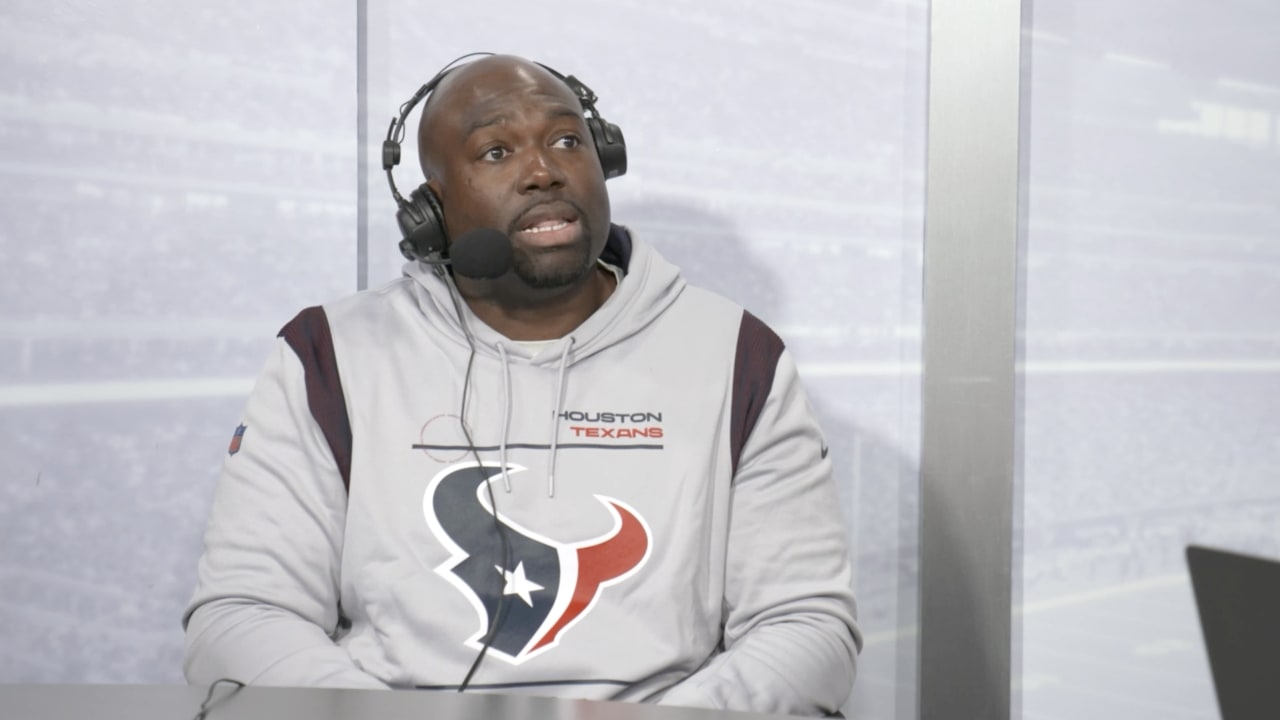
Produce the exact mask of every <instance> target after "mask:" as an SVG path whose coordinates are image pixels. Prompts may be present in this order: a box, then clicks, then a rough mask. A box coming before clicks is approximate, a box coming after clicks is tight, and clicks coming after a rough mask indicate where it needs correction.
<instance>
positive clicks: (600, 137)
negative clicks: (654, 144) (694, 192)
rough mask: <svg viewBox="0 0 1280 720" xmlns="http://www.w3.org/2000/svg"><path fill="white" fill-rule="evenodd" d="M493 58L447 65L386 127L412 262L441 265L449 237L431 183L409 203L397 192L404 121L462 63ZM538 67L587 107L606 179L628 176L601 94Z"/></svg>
mask: <svg viewBox="0 0 1280 720" xmlns="http://www.w3.org/2000/svg"><path fill="white" fill-rule="evenodd" d="M493 54H494V53H488V52H479V53H469V54H467V55H463V56H462V57H460V58H458V59H457V60H454V61H453V62H451V63H449V64H448V65H446V66H444V69H443V70H441V71H440V72H438V73H436V76H435V77H433V78H431V79H430V80H428V81H427V84H426V85H423V86H422V87H421V88H419V89H418V92H416V93H414V94H413V97H411V98H409V99H408V100H407V101H406V102H405V103H404V104H403V105H401V106H400V115H399V116H398V117H393V118H391V127H389V128H387V139H386V140H384V141H383V143H382V169H383V170H385V171H386V173H387V182H388V183H389V184H390V185H391V196H392V197H393V198H394V199H395V201H396V205H397V206H398V209H397V210H396V223H397V224H398V225H399V226H400V232H401V233H402V234H403V235H404V239H403V240H401V241H400V252H401V254H403V255H404V256H405V258H406V259H408V260H425V261H427V262H433V263H440V262H441V261H442V260H443V259H444V258H445V257H446V251H447V249H448V235H447V233H446V232H445V225H444V208H443V207H442V206H441V204H440V199H439V198H437V197H436V194H435V192H434V191H433V190H432V189H431V188H430V187H428V186H427V184H426V183H422V184H421V185H419V186H418V188H417V189H416V190H414V191H413V192H411V193H409V199H407V200H406V199H405V198H404V196H402V195H401V194H400V191H399V190H397V189H396V181H395V178H393V177H392V175H391V168H393V167H395V166H396V165H398V164H400V143H401V142H402V141H403V140H404V123H405V120H406V119H407V118H408V117H409V113H411V112H413V109H414V107H416V106H417V105H418V103H420V102H422V101H423V99H424V98H426V97H427V95H429V94H431V91H432V90H435V89H436V86H437V85H439V84H440V81H441V80H443V79H444V78H445V76H446V75H448V74H449V73H450V72H452V71H454V70H456V69H457V67H456V65H457V63H458V61H460V60H464V59H466V58H469V57H472V56H475V55H493ZM538 65H539V66H540V67H542V68H543V69H544V70H546V71H547V72H549V73H551V74H552V75H554V76H556V77H557V78H559V79H560V80H561V82H563V83H564V84H565V85H567V86H568V87H569V89H570V90H572V91H573V94H574V95H575V96H577V98H578V102H579V104H581V105H582V114H583V117H584V119H585V120H586V122H587V130H588V131H590V133H591V140H592V142H593V143H594V144H595V147H596V154H597V155H599V156H600V167H601V168H602V169H603V170H604V177H605V179H606V180H608V179H610V178H616V177H618V176H619V175H622V174H624V173H626V172H627V146H626V142H625V141H624V140H623V139H622V131H621V130H619V129H618V126H617V125H614V124H613V123H611V122H608V121H607V120H605V119H604V118H602V117H600V113H599V112H598V111H597V110H596V100H597V99H598V98H597V97H596V94H595V93H594V92H592V91H591V88H589V87H587V86H586V85H584V84H583V83H582V82H581V81H579V80H578V79H577V78H575V77H573V76H572V75H569V76H567V77H566V76H564V75H561V74H560V73H558V72H556V71H555V70H553V69H552V68H549V67H547V66H546V65H543V64H542V63H538Z"/></svg>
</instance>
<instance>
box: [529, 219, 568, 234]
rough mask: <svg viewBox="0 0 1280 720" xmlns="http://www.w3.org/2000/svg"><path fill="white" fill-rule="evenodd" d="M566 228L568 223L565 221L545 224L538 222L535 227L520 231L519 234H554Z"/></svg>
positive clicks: (549, 221) (552, 221)
mask: <svg viewBox="0 0 1280 720" xmlns="http://www.w3.org/2000/svg"><path fill="white" fill-rule="evenodd" d="M567 227H569V222H568V221H567V220H548V221H546V222H540V223H538V224H537V225H531V226H529V227H527V228H525V229H524V230H521V232H527V233H533V234H534V235H537V234H538V233H546V232H555V231H557V230H559V229H561V228H567Z"/></svg>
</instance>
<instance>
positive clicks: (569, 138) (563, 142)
mask: <svg viewBox="0 0 1280 720" xmlns="http://www.w3.org/2000/svg"><path fill="white" fill-rule="evenodd" d="M553 144H554V145H555V147H561V148H576V147H578V146H579V145H581V144H582V141H581V140H579V139H578V136H577V135H565V136H564V137H562V138H560V139H559V140H556V141H555V143H553Z"/></svg>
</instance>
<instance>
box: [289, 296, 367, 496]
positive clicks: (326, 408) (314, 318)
mask: <svg viewBox="0 0 1280 720" xmlns="http://www.w3.org/2000/svg"><path fill="white" fill-rule="evenodd" d="M280 337H282V338H284V341H285V342H287V343H289V347H291V348H293V352H294V353H295V354H296V355H297V356H298V360H300V361H302V369H303V371H304V373H305V377H306V383H307V407H308V408H310V409H311V417H313V418H315V419H316V422H317V423H319V425H320V431H321V432H322V433H324V439H325V440H326V441H328V443H329V450H330V451H331V452H332V453H333V459H334V461H335V462H337V464H338V471H339V472H341V473H342V486H343V487H345V488H347V490H348V491H350V490H351V421H350V420H349V419H348V418H347V401H346V400H345V399H344V398H343V397H342V378H340V377H338V362H337V359H336V358H335V357H334V354H333V335H332V334H331V333H330V332H329V317H328V316H327V315H325V313H324V308H322V307H309V308H307V309H306V310H303V311H302V312H300V313H298V316H297V317H295V318H294V319H292V320H290V321H289V324H288V325H285V326H284V328H283V329H281V330H280Z"/></svg>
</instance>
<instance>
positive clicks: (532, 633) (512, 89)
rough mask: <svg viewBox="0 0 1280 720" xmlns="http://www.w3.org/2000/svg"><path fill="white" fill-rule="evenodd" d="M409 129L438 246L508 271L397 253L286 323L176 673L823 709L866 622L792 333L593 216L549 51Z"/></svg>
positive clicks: (605, 210) (473, 73) (579, 122)
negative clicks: (454, 246)
mask: <svg viewBox="0 0 1280 720" xmlns="http://www.w3.org/2000/svg"><path fill="white" fill-rule="evenodd" d="M419 135H420V141H421V142H420V146H421V158H420V159H421V162H422V166H423V170H424V172H425V173H426V176H427V186H428V187H429V188H430V190H431V191H432V193H433V195H434V197H435V198H437V199H438V201H439V207H440V209H441V212H442V214H443V220H444V224H445V226H447V235H448V237H450V238H455V239H457V238H462V237H464V236H467V235H468V233H470V232H472V231H474V230H479V229H485V228H492V229H497V230H500V231H502V232H504V233H505V234H506V235H507V236H509V238H510V244H511V247H512V251H513V262H512V268H511V270H510V271H509V272H506V273H505V274H502V275H501V276H500V277H498V278H496V279H489V280H485V279H477V278H472V277H467V276H465V275H463V274H461V273H460V272H459V273H455V274H453V275H452V277H451V276H450V275H449V274H447V273H444V272H440V271H438V270H433V269H432V267H430V266H428V265H427V264H426V263H422V262H411V263H409V264H408V265H406V267H405V276H404V277H402V278H400V279H399V280H396V281H393V282H391V283H389V284H387V285H386V286H384V287H382V288H380V289H377V290H373V291H369V292H365V293H360V294H358V295H355V296H353V297H350V298H346V299H344V300H341V301H338V302H335V303H332V304H329V305H326V306H324V307H323V308H311V309H309V310H306V311H303V313H301V314H300V315H299V316H298V317H297V318H295V319H294V320H293V321H292V322H290V323H289V324H288V325H287V326H286V327H285V328H284V330H282V331H281V342H280V343H279V345H278V348H277V351H276V353H275V354H274V355H273V357H272V358H271V360H270V361H269V363H268V365H267V367H266V369H265V370H264V372H263V374H262V376H261V377H260V378H259V380H258V383H257V385H256V387H255V388H254V390H253V393H252V395H251V396H250V399H249V402H248V405H247V408H246V410H245V415H244V419H243V422H242V423H241V425H240V426H239V427H238V428H237V433H236V437H235V440H234V441H233V444H232V452H230V454H229V456H228V458H227V460H226V464H225V466H224V469H223V473H222V476H221V478H220V480H219V483H218V490H217V494H216V497H215V500H214V506H213V510H212V515H211V518H210V521H209V527H208V531H207V533H206V538H205V543H206V550H205V554H204V557H203V558H202V559H201V562H200V579H199V585H198V587H197V589H196V593H195V597H194V598H193V600H192V602H191V605H190V607H189V609H188V611H187V614H186V616H185V618H184V620H185V623H186V633H187V635H186V637H187V645H186V663H185V668H186V673H187V678H188V679H189V681H191V682H193V683H201V684H203V683H208V682H211V681H213V680H216V679H218V678H221V677H229V678H234V679H237V680H240V681H243V682H249V683H259V684H274V685H320V686H345V687H369V688H374V687H395V688H429V689H451V690H457V689H460V688H461V687H463V686H465V687H468V688H472V689H486V690H501V691H505V692H530V693H540V694H552V695H559V696H569V697H589V698H597V699H616V700H631V701H648V702H662V703H668V704H673V705H691V706H705V707H716V708H727V709H739V710H755V711H766V712H782V713H794V714H822V713H828V712H834V711H835V710H836V709H837V708H838V707H839V705H840V704H841V703H842V702H843V700H844V699H845V697H846V696H847V695H848V692H849V690H850V687H851V685H852V682H853V676H854V669H855V660H856V654H857V651H858V647H859V646H860V643H861V637H860V634H859V632H858V629H857V626H856V623H855V618H854V600H853V596H852V593H851V590H850V570H849V559H848V553H847V549H846V547H845V542H844V531H843V529H842V527H841V523H840V518H839V511H838V502H837V498H836V494H835V491H834V488H833V486H832V482H831V477H830V475H831V466H830V461H829V460H828V459H827V458H826V449H825V445H824V444H823V440H822V436H821V433H820V430H819V428H818V426H817V424H816V422H815V420H814V418H813V415H812V412H811V410H810V408H809V405H808V402H807V400H806V399H805V397H804V394H803V391H802V389H801V386H800V383H799V380H798V378H797V376H796V370H795V365H794V363H793V361H792V359H791V357H790V355H789V354H788V353H787V352H786V351H785V349H784V348H783V346H782V343H781V341H780V340H779V339H778V338H777V336H776V335H774V334H773V332H772V331H770V330H769V329H768V328H767V327H765V326H764V325H763V324H762V323H761V322H760V321H759V320H757V319H755V318H754V317H753V316H751V315H750V314H748V313H746V312H744V311H743V310H742V309H741V308H739V307H736V306H734V305H733V304H731V303H730V302H728V301H726V300H724V299H722V298H720V297H718V296H714V295H712V294H710V293H707V292H705V291H701V290H698V289H695V288H692V287H688V286H686V284H685V282H684V280H683V279H682V278H681V277H680V275H679V273H678V271H677V270H676V269H675V268H674V267H673V266H671V265H670V264H668V263H667V262H665V261H664V260H663V259H662V258H661V257H660V256H659V255H658V254H657V253H656V252H655V251H654V250H653V249H652V248H651V247H649V246H647V245H645V244H644V243H642V242H641V241H640V240H637V239H634V238H632V237H631V236H630V234H629V233H628V232H627V231H626V230H625V229H623V228H621V227H618V226H614V225H612V224H611V218H610V208H609V199H608V194H607V192H606V189H605V184H604V180H605V176H604V172H603V171H602V169H601V160H600V157H599V156H598V154H597V152H596V150H595V148H594V147H593V143H592V137H591V134H590V130H589V128H588V125H587V123H586V120H585V119H584V116H583V107H582V105H581V104H580V101H579V98H578V96H577V95H575V93H574V92H572V91H571V90H570V89H569V87H568V86H567V85H566V83H565V81H564V80H563V79H562V78H559V77H557V76H555V75H553V74H551V73H550V72H548V71H547V70H546V69H544V68H543V67H541V66H539V65H536V64H534V63H530V62H528V61H525V60H522V59H519V58H514V57H510V56H491V57H487V58H485V59H482V60H478V61H475V62H472V63H470V64H467V65H463V66H461V67H458V68H455V69H454V70H452V71H450V72H449V74H448V75H446V76H445V77H444V79H443V80H442V81H441V82H440V83H439V85H438V86H437V87H435V89H434V92H432V94H431V96H430V98H429V100H428V102H427V104H426V106H425V107H424V109H423V116H422V121H421V125H420V131H419ZM455 293H456V295H455ZM459 297H460V298H461V300H460V301H459ZM464 419H465V420H464Z"/></svg>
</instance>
